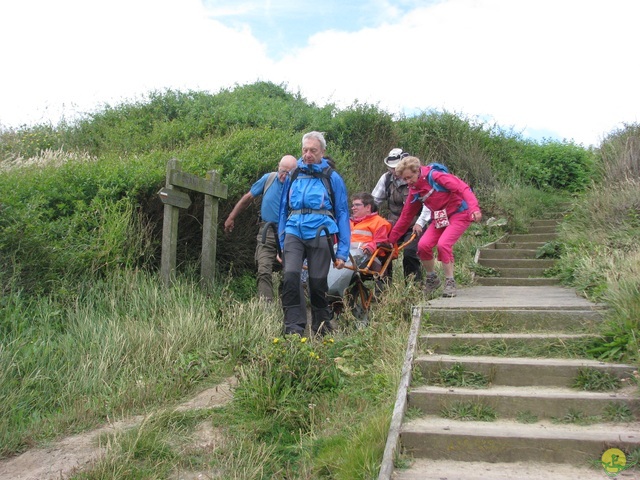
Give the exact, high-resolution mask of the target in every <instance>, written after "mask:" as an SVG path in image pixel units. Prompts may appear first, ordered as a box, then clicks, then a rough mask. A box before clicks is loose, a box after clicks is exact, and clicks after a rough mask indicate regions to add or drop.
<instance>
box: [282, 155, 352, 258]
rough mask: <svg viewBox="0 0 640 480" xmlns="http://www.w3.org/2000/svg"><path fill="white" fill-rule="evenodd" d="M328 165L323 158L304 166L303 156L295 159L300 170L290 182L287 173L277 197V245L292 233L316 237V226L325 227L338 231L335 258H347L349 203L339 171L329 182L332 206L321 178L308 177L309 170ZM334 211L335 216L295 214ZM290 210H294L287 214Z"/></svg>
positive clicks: (303, 238)
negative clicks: (278, 241)
mask: <svg viewBox="0 0 640 480" xmlns="http://www.w3.org/2000/svg"><path fill="white" fill-rule="evenodd" d="M328 166H329V163H328V162H327V160H326V159H325V158H323V159H322V161H321V162H320V163H316V164H312V165H306V164H305V163H304V161H303V160H302V158H299V159H298V168H300V170H301V171H300V173H299V174H298V177H297V178H296V179H295V181H294V182H293V183H291V175H289V176H287V179H286V180H285V182H284V187H283V189H282V197H281V200H280V219H279V224H278V232H279V234H280V244H281V245H282V246H284V236H285V234H288V235H295V236H296V237H298V238H301V239H302V240H311V239H313V238H315V236H316V233H317V231H318V228H319V227H322V226H325V227H327V229H328V230H329V233H331V234H335V233H337V234H338V249H337V252H336V258H339V259H341V260H344V261H346V260H347V259H348V258H349V243H350V239H351V226H350V224H349V203H348V196H347V187H346V185H345V183H344V180H343V179H342V177H341V176H340V175H339V174H338V172H336V171H333V172H332V173H331V177H330V182H331V189H332V190H333V199H334V201H335V203H336V204H335V205H332V204H331V195H330V194H329V192H328V191H327V188H326V187H325V185H324V183H323V181H322V179H321V178H317V177H312V176H307V175H305V174H304V173H305V172H309V171H310V170H311V171H315V172H322V171H323V170H324V169H325V168H327V167H328ZM303 209H306V210H315V211H318V210H325V211H331V210H333V214H334V216H335V219H334V218H333V217H332V216H331V215H327V214H325V213H316V212H309V213H296V211H299V210H303ZM290 212H293V213H291V214H289V213H290Z"/></svg>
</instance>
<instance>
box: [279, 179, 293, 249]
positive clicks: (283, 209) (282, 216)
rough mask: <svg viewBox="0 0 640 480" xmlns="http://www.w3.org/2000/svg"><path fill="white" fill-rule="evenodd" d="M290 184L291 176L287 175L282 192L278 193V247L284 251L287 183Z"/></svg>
mask: <svg viewBox="0 0 640 480" xmlns="http://www.w3.org/2000/svg"><path fill="white" fill-rule="evenodd" d="M290 184H291V177H290V176H289V175H287V178H286V179H285V181H284V185H283V186H282V194H281V195H280V210H279V212H278V238H279V239H280V249H281V250H282V251H284V229H285V227H286V226H287V213H288V203H289V199H288V198H287V196H288V195H289V185H290Z"/></svg>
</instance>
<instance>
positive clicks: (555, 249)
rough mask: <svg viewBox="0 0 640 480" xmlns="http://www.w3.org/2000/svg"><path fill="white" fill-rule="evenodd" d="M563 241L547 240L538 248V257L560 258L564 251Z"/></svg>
mask: <svg viewBox="0 0 640 480" xmlns="http://www.w3.org/2000/svg"><path fill="white" fill-rule="evenodd" d="M563 248H564V247H563V245H562V243H560V242H558V241H555V240H553V241H551V242H547V243H545V244H544V245H542V246H541V247H538V249H537V250H536V258H560V257H561V256H562V251H563Z"/></svg>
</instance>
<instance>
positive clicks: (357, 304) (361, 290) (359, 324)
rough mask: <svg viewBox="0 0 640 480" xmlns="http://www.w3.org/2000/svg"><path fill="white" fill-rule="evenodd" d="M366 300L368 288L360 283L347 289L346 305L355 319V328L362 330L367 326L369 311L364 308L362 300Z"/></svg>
mask: <svg viewBox="0 0 640 480" xmlns="http://www.w3.org/2000/svg"><path fill="white" fill-rule="evenodd" d="M363 295H364V298H365V299H366V298H368V296H369V290H368V288H367V287H366V286H365V285H364V284H362V283H360V284H356V285H353V286H352V287H351V288H350V289H349V295H348V302H347V303H348V305H349V308H350V309H351V314H352V315H353V316H354V318H355V319H356V328H358V329H362V328H364V327H366V326H367V325H368V324H369V311H368V310H367V309H366V308H365V306H364V304H363V301H362V298H363Z"/></svg>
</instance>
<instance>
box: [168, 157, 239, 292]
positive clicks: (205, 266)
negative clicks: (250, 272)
mask: <svg viewBox="0 0 640 480" xmlns="http://www.w3.org/2000/svg"><path fill="white" fill-rule="evenodd" d="M183 190H191V191H195V192H200V193H204V219H203V227H202V229H203V232H202V264H201V266H200V278H201V280H202V283H203V284H204V285H205V286H211V285H213V282H214V276H215V261H216V240H217V232H218V199H220V198H222V199H226V198H227V186H226V185H223V184H221V183H219V182H218V173H217V172H216V171H215V170H210V171H209V172H207V176H206V178H204V179H203V178H200V177H196V176H195V175H190V174H188V173H184V172H183V171H182V170H181V169H180V162H179V161H178V160H176V159H175V158H173V159H171V160H169V162H168V163H167V180H166V187H164V188H162V189H160V191H159V192H158V196H159V197H160V200H161V201H162V203H164V219H163V223H162V257H161V261H160V264H161V266H160V271H161V275H162V279H163V280H164V283H165V285H167V286H170V285H171V282H172V281H173V279H174V277H175V270H176V250H177V245H178V217H179V214H180V209H181V208H189V206H190V205H191V198H189V194H188V193H186V192H185V191H183Z"/></svg>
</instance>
